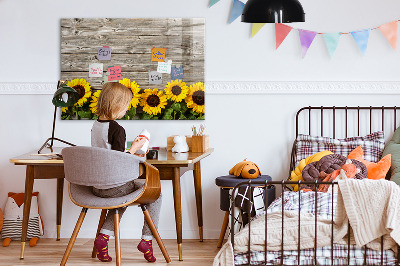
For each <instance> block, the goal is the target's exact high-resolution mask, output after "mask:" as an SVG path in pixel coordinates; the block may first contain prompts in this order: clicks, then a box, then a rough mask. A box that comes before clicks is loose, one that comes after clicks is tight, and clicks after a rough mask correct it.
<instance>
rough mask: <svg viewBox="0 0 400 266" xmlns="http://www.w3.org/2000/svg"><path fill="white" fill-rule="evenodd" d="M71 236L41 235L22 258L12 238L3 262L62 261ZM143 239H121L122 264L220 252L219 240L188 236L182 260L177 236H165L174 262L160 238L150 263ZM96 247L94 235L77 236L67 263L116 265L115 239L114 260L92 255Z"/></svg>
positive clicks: (206, 257)
mask: <svg viewBox="0 0 400 266" xmlns="http://www.w3.org/2000/svg"><path fill="white" fill-rule="evenodd" d="M68 241H69V239H61V241H56V240H55V239H40V240H39V242H38V244H37V245H36V247H29V246H28V245H27V247H26V249H25V259H23V260H20V259H19V254H20V249H21V248H20V247H21V244H20V242H18V241H12V242H11V244H10V246H9V247H3V246H0V265H2V266H5V265H60V262H61V258H62V256H63V255H64V251H65V248H66V246H67V244H68ZM139 241H140V240H127V239H122V240H121V247H122V264H123V265H146V266H149V265H154V264H157V265H170V266H172V265H185V266H186V265H188V266H191V265H212V262H213V259H214V257H215V255H216V254H217V253H218V251H219V249H217V242H218V241H217V240H216V239H212V240H204V242H200V241H199V240H197V239H196V240H188V239H185V240H184V241H183V261H179V260H178V247H177V244H176V240H172V239H168V240H163V241H164V244H165V246H166V248H167V250H168V253H169V256H170V257H171V260H172V262H171V263H170V264H167V263H166V262H165V260H164V257H163V256H162V253H161V251H160V249H159V248H158V245H157V242H155V241H154V243H153V248H154V254H155V257H156V258H157V261H156V263H153V264H149V263H148V262H147V261H146V260H145V259H144V258H143V254H142V253H141V252H139V251H138V250H137V249H136V246H137V244H138V243H139ZM92 247H93V240H92V239H77V240H76V242H75V245H74V248H73V249H72V252H71V255H70V257H69V259H68V263H67V265H102V266H104V265H115V262H114V259H115V258H114V256H115V255H114V254H115V252H114V241H113V239H111V240H110V247H109V251H110V255H111V257H113V262H111V263H104V262H100V261H99V260H97V258H96V259H93V258H91V254H92Z"/></svg>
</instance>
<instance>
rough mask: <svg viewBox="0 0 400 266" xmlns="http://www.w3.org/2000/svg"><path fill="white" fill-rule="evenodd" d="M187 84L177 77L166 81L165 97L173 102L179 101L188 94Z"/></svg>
mask: <svg viewBox="0 0 400 266" xmlns="http://www.w3.org/2000/svg"><path fill="white" fill-rule="evenodd" d="M188 91H189V90H188V86H186V83H185V82H182V81H181V80H179V79H176V80H173V81H172V80H171V81H170V82H168V83H167V86H166V87H165V94H166V95H167V98H168V99H170V100H172V101H174V102H181V101H182V100H183V99H185V98H186V96H187V94H188Z"/></svg>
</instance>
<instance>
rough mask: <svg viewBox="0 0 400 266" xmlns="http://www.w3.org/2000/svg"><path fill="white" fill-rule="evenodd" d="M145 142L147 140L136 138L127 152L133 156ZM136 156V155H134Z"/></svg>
mask: <svg viewBox="0 0 400 266" xmlns="http://www.w3.org/2000/svg"><path fill="white" fill-rule="evenodd" d="M146 141H147V140H146V139H145V138H139V137H136V138H135V140H134V141H133V142H132V145H131V148H130V149H129V152H130V153H131V154H135V153H136V152H137V151H138V150H139V149H140V148H142V147H143V145H144V144H145V143H146ZM136 155H138V154H136Z"/></svg>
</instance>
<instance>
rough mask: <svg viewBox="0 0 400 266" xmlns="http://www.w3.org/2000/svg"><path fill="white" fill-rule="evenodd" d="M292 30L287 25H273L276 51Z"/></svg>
mask: <svg viewBox="0 0 400 266" xmlns="http://www.w3.org/2000/svg"><path fill="white" fill-rule="evenodd" d="M292 29H293V28H292V27H290V26H288V25H285V24H281V23H275V42H276V49H278V47H279V46H280V45H281V44H282V42H283V41H284V40H285V38H286V36H288V34H289V32H290V31H291V30H292Z"/></svg>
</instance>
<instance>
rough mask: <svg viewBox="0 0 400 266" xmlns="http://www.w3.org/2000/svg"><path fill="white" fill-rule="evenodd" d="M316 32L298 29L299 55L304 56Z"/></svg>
mask: <svg viewBox="0 0 400 266" xmlns="http://www.w3.org/2000/svg"><path fill="white" fill-rule="evenodd" d="M316 35H317V33H316V32H315V31H308V30H299V36H300V43H301V55H302V57H303V58H304V57H305V56H306V53H307V51H308V48H310V45H311V44H312V42H313V40H314V38H315V36H316Z"/></svg>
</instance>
